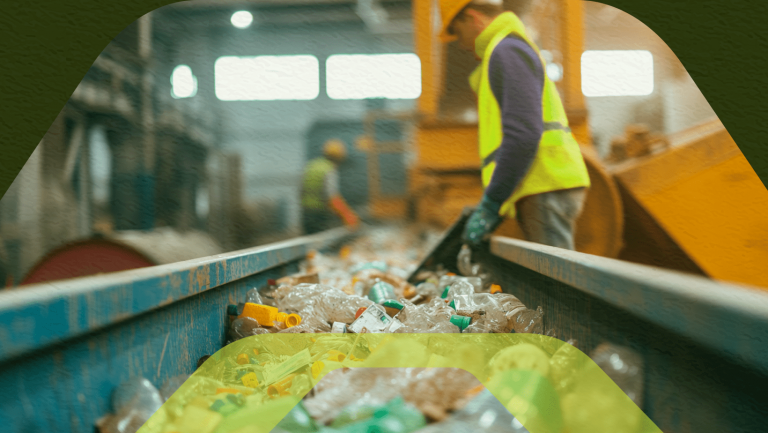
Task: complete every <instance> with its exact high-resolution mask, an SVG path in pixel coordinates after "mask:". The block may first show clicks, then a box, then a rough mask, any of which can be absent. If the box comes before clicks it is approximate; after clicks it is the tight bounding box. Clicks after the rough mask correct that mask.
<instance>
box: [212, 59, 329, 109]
mask: <svg viewBox="0 0 768 433" xmlns="http://www.w3.org/2000/svg"><path fill="white" fill-rule="evenodd" d="M214 73H215V85H216V97H217V98H219V99H220V100H222V101H276V100H292V101H306V100H311V99H315V98H317V96H318V94H319V93H320V66H319V62H318V60H317V57H315V56H308V55H297V56H256V57H235V56H225V57H219V58H218V59H217V60H216V63H215V64H214Z"/></svg>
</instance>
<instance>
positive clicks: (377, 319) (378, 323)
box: [347, 304, 392, 334]
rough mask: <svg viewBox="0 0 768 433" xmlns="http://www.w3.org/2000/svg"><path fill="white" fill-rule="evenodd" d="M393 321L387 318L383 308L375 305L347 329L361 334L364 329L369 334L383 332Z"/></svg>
mask: <svg viewBox="0 0 768 433" xmlns="http://www.w3.org/2000/svg"><path fill="white" fill-rule="evenodd" d="M391 321H392V319H391V318H390V317H389V316H387V313H386V312H384V310H383V308H382V307H379V306H378V305H376V304H374V305H371V306H370V307H368V308H367V309H366V310H365V311H364V312H363V314H361V315H360V317H358V318H357V320H355V321H354V322H352V324H351V325H349V327H348V328H347V329H349V330H350V331H352V332H354V333H357V334H359V333H360V332H361V331H362V330H363V328H366V329H367V330H368V332H381V331H382V330H383V329H384V328H386V327H387V325H389V323H390V322H391Z"/></svg>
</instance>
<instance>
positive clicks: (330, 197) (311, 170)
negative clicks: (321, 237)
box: [301, 139, 359, 234]
mask: <svg viewBox="0 0 768 433" xmlns="http://www.w3.org/2000/svg"><path fill="white" fill-rule="evenodd" d="M346 156H347V149H346V146H345V145H344V143H343V142H341V141H340V140H337V139H331V140H328V141H327V142H326V143H325V145H324V147H323V156H322V157H319V158H316V159H313V160H312V161H310V162H309V164H307V167H306V169H305V171H304V180H303V182H302V189H301V206H302V211H303V212H302V223H303V226H304V234H313V233H317V232H321V231H324V230H328V229H331V228H333V227H335V226H338V225H339V224H338V221H339V218H340V219H341V221H343V223H344V225H346V226H347V227H349V228H351V229H356V228H357V226H358V221H359V220H358V217H357V215H356V214H355V212H354V211H353V210H352V209H350V207H349V206H348V205H347V203H346V202H345V201H344V199H343V198H342V196H341V193H340V192H339V174H338V166H339V164H341V163H342V162H343V161H344V160H345V159H346Z"/></svg>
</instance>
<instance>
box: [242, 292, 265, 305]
mask: <svg viewBox="0 0 768 433" xmlns="http://www.w3.org/2000/svg"><path fill="white" fill-rule="evenodd" d="M245 303H246V304H258V305H264V300H263V299H262V298H261V294H259V289H257V288H253V289H251V290H249V291H248V293H246V294H245Z"/></svg>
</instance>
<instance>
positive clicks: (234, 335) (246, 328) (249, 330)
mask: <svg viewBox="0 0 768 433" xmlns="http://www.w3.org/2000/svg"><path fill="white" fill-rule="evenodd" d="M269 333H270V331H269V330H268V329H266V328H262V327H261V325H259V322H257V321H256V319H253V318H250V317H240V318H238V319H235V320H234V321H233V322H232V325H231V326H230V327H229V333H228V336H229V338H230V339H231V340H233V341H237V340H240V339H241V338H246V337H250V336H252V335H260V334H269Z"/></svg>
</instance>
